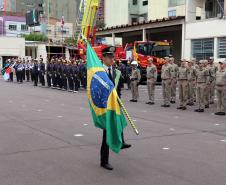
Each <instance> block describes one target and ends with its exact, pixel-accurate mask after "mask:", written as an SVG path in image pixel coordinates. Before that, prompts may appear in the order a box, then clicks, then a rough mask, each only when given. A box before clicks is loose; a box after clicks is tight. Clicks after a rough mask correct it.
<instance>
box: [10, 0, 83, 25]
mask: <svg viewBox="0 0 226 185" xmlns="http://www.w3.org/2000/svg"><path fill="white" fill-rule="evenodd" d="M78 6H79V1H78V0H7V1H6V11H7V12H21V13H23V14H25V13H26V12H27V11H30V10H32V9H37V10H39V11H40V13H42V14H44V16H46V17H47V16H48V14H49V17H53V18H56V19H61V17H62V16H64V19H65V21H66V22H71V23H75V19H76V16H77V11H78Z"/></svg>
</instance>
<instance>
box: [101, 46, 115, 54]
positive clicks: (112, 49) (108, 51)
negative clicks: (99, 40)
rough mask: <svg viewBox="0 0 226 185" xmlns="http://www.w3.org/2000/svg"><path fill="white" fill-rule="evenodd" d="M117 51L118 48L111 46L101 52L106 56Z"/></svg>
mask: <svg viewBox="0 0 226 185" xmlns="http://www.w3.org/2000/svg"><path fill="white" fill-rule="evenodd" d="M115 51H116V48H115V47H114V46H109V47H106V48H104V49H103V50H102V51H101V52H102V55H103V56H106V55H108V56H113V55H114V53H115Z"/></svg>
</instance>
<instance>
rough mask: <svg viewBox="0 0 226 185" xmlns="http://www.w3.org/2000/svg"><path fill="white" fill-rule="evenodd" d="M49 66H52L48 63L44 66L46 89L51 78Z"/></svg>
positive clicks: (49, 85)
mask: <svg viewBox="0 0 226 185" xmlns="http://www.w3.org/2000/svg"><path fill="white" fill-rule="evenodd" d="M51 65H52V64H51V63H49V62H48V63H47V65H46V80H47V85H48V87H51V76H52V72H51Z"/></svg>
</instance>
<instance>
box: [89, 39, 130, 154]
mask: <svg viewBox="0 0 226 185" xmlns="http://www.w3.org/2000/svg"><path fill="white" fill-rule="evenodd" d="M87 95H88V100H89V105H90V110H91V114H92V117H93V122H94V124H95V126H96V127H98V128H101V129H105V130H106V131H107V144H108V146H109V148H110V149H111V150H112V151H114V152H115V153H119V152H120V150H121V146H122V131H123V129H124V128H125V127H126V125H127V123H126V119H125V117H124V115H123V113H122V111H121V109H120V106H119V103H118V94H117V92H116V89H115V86H114V84H113V83H112V81H111V80H110V79H109V77H108V75H107V73H106V71H105V70H104V68H103V65H102V63H101V62H100V60H99V58H98V57H97V55H96V53H95V51H94V50H93V48H92V47H91V46H90V44H89V43H88V44H87Z"/></svg>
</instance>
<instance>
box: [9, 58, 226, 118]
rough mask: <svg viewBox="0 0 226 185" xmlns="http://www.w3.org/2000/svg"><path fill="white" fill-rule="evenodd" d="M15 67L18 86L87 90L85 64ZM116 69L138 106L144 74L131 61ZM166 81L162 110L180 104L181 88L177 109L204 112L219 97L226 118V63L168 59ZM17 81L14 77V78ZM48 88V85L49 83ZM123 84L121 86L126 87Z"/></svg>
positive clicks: (151, 75)
mask: <svg viewBox="0 0 226 185" xmlns="http://www.w3.org/2000/svg"><path fill="white" fill-rule="evenodd" d="M7 62H8V63H11V64H13V63H14V69H15V74H16V78H17V82H18V83H22V82H23V80H25V79H26V80H27V81H30V80H31V81H33V82H34V86H37V85H38V82H39V83H40V84H41V85H42V86H45V85H47V87H51V88H53V89H61V90H68V91H70V92H78V90H79V88H80V86H82V87H84V88H86V81H87V79H86V75H87V74H86V62H85V61H84V60H68V61H67V60H65V59H63V58H57V57H53V58H52V59H51V60H49V61H47V64H46V66H45V64H44V63H43V59H42V58H40V59H39V60H37V59H31V61H28V60H25V59H20V58H18V59H14V61H13V60H12V61H10V60H8V61H7ZM147 63H148V66H147V74H146V77H147V90H148V97H149V101H148V102H146V103H147V104H149V105H153V104H155V85H156V81H157V77H158V72H157V67H156V66H155V64H154V61H153V58H149V59H148V62H147ZM113 67H115V68H118V69H119V70H120V71H121V74H122V79H123V82H125V83H126V84H127V87H128V89H131V94H132V99H131V100H130V101H131V102H137V101H138V98H139V88H138V87H139V82H140V80H141V70H140V69H139V67H138V63H137V61H132V62H131V61H128V63H127V64H123V63H121V62H119V63H115V64H114V66H113ZM161 79H162V96H163V105H162V107H170V105H171V104H175V103H176V92H177V91H176V89H177V87H178V93H179V102H178V107H177V109H180V110H186V109H187V106H193V105H195V102H196V105H197V109H195V111H196V112H204V110H205V109H207V108H209V107H210V104H213V103H214V97H215V94H216V96H217V111H216V113H215V114H216V115H225V112H226V61H223V62H219V64H218V65H216V63H214V60H213V58H210V59H209V60H200V61H196V59H191V60H189V61H187V60H184V59H183V60H181V61H180V63H179V66H178V65H177V64H176V63H175V61H174V58H173V57H172V56H168V57H165V64H164V65H163V66H162V69H161ZM10 81H13V73H11V74H10ZM45 81H46V82H47V84H46V82H45ZM123 82H122V83H120V86H123Z"/></svg>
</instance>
